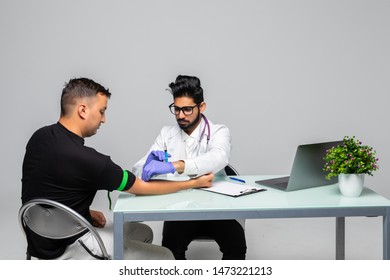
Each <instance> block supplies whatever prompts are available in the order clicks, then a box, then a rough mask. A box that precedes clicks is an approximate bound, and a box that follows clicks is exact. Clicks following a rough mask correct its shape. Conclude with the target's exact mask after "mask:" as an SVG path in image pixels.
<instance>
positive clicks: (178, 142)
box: [132, 118, 231, 177]
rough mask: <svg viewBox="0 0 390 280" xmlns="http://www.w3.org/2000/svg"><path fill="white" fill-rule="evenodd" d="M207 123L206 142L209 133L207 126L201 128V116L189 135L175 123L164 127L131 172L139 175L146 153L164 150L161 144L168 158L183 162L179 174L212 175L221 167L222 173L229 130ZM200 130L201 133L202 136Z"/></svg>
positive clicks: (223, 126) (226, 158) (204, 123)
mask: <svg viewBox="0 0 390 280" xmlns="http://www.w3.org/2000/svg"><path fill="white" fill-rule="evenodd" d="M208 122H209V125H210V140H209V141H207V136H208V134H209V132H208V129H207V127H206V129H204V128H205V126H206V122H205V120H204V119H203V118H202V120H201V122H200V124H199V125H198V127H197V128H196V129H195V130H194V131H193V132H192V134H191V135H188V134H186V133H185V132H184V131H183V130H182V129H181V128H180V127H179V125H178V124H176V125H174V126H164V127H163V128H162V129H161V131H160V134H159V135H158V137H157V139H156V141H155V142H154V144H153V145H152V147H151V148H150V149H149V151H148V153H147V154H146V155H145V156H144V157H143V158H141V159H140V160H139V161H138V162H137V163H136V164H135V165H134V166H133V170H132V172H133V173H134V174H135V175H136V176H138V177H140V176H141V175H142V168H143V165H144V163H145V161H146V158H147V156H148V155H149V153H150V152H151V151H154V150H164V144H165V145H166V146H167V150H168V153H169V154H170V155H171V157H170V158H169V161H172V162H173V161H178V160H183V161H184V162H185V169H184V172H183V174H186V175H188V176H200V175H203V174H206V173H210V172H212V173H214V174H215V173H217V172H218V171H221V170H222V172H223V169H224V167H225V166H226V165H227V164H228V163H229V157H230V150H231V142H230V131H229V129H228V128H227V127H226V126H225V125H220V124H213V123H212V122H210V121H208ZM203 131H204V135H202V132H203Z"/></svg>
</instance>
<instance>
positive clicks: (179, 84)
mask: <svg viewBox="0 0 390 280" xmlns="http://www.w3.org/2000/svg"><path fill="white" fill-rule="evenodd" d="M169 87H170V88H171V90H172V95H173V98H176V97H183V96H186V97H191V98H192V99H194V102H195V103H196V104H200V103H202V102H203V101H204V99H203V89H202V87H201V85H200V80H199V78H197V77H194V76H184V75H179V76H177V78H176V80H175V82H174V83H170V84H169Z"/></svg>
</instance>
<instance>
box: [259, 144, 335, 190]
mask: <svg viewBox="0 0 390 280" xmlns="http://www.w3.org/2000/svg"><path fill="white" fill-rule="evenodd" d="M342 143H343V141H333V142H324V143H314V144H305V145H299V146H298V148H297V151H296V153H295V158H294V162H293V165H292V168H291V173H290V176H286V177H279V178H273V179H267V180H258V181H256V183H257V184H259V185H262V186H265V187H270V188H275V189H278V190H282V191H287V192H289V191H296V190H301V189H307V188H313V187H319V186H324V185H331V184H335V183H337V181H338V179H337V178H335V177H333V178H332V179H331V180H327V179H326V178H325V175H326V173H325V172H324V171H323V170H322V169H323V167H324V165H325V160H324V157H325V155H326V150H327V149H330V148H332V147H335V146H337V145H341V144H342Z"/></svg>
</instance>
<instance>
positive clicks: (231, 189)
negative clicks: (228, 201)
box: [199, 180, 266, 197]
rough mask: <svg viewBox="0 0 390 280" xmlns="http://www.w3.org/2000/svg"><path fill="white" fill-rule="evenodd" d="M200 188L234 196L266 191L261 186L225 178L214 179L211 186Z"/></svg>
mask: <svg viewBox="0 0 390 280" xmlns="http://www.w3.org/2000/svg"><path fill="white" fill-rule="evenodd" d="M199 190H203V191H208V192H214V193H219V194H223V195H228V196H232V197H240V196H244V195H248V194H253V193H258V192H262V191H266V189H264V188H261V187H253V186H249V185H246V184H238V183H232V182H228V181H225V180H221V181H214V182H213V185H212V186H211V187H210V188H200V189H199Z"/></svg>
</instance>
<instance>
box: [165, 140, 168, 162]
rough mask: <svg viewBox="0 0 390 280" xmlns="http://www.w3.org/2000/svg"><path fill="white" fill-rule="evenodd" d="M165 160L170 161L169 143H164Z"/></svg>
mask: <svg viewBox="0 0 390 280" xmlns="http://www.w3.org/2000/svg"><path fill="white" fill-rule="evenodd" d="M164 153H165V162H168V148H167V144H165V143H164Z"/></svg>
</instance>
